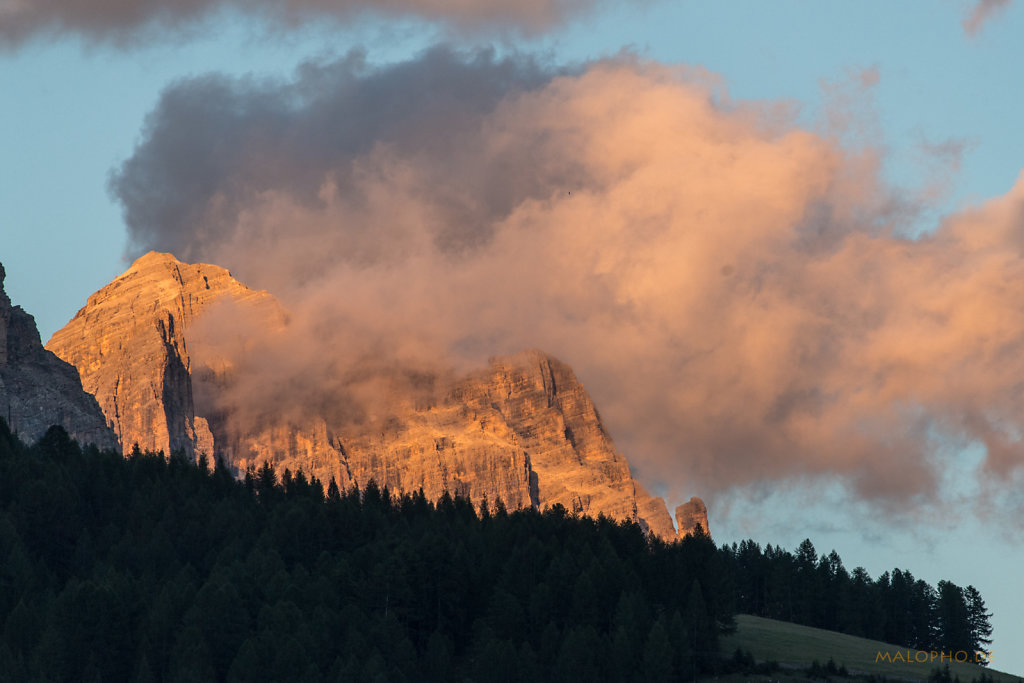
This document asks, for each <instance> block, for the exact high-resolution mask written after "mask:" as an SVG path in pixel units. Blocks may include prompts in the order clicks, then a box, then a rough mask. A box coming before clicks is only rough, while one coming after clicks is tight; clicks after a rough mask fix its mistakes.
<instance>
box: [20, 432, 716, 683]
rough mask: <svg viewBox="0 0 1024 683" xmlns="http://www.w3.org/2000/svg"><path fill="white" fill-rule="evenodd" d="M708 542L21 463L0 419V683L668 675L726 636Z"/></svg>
mask: <svg viewBox="0 0 1024 683" xmlns="http://www.w3.org/2000/svg"><path fill="white" fill-rule="evenodd" d="M725 557H726V556H725V555H723V554H721V553H720V552H719V551H718V550H717V549H716V548H715V546H714V544H713V543H712V542H711V541H710V539H708V538H707V537H706V536H700V537H695V538H691V539H689V540H687V541H685V542H683V543H674V544H664V543H660V542H657V541H654V542H651V541H649V540H648V539H647V538H646V537H645V536H644V534H643V532H642V531H641V529H640V528H639V527H638V526H637V525H635V524H629V523H617V522H614V521H611V520H608V519H605V518H598V519H596V520H595V519H590V518H577V517H574V516H572V515H570V514H568V513H567V512H566V510H565V509H563V508H561V507H557V506H556V507H554V508H553V509H550V510H547V511H545V512H543V513H541V512H537V511H533V510H520V511H516V512H511V513H510V512H508V511H507V510H506V509H505V508H504V506H503V505H502V504H501V502H500V501H494V504H493V505H487V506H481V507H480V508H479V509H474V507H473V505H472V504H471V503H470V502H469V501H467V500H465V499H461V498H451V497H449V496H445V497H443V498H442V499H441V500H439V501H437V502H436V503H433V502H431V501H428V500H427V499H426V498H425V497H424V496H423V495H422V493H417V494H414V495H404V496H394V495H392V494H391V493H390V492H389V491H388V490H387V489H386V488H385V489H381V488H379V487H378V486H377V485H375V484H374V483H372V482H370V483H369V484H367V485H366V487H365V488H364V489H363V490H362V491H357V490H350V491H342V490H339V489H338V487H337V486H336V485H333V484H328V485H327V486H326V487H325V486H324V485H323V484H322V483H321V482H319V481H316V480H310V479H308V478H307V477H306V476H305V475H303V474H302V473H295V474H293V473H291V472H288V471H285V472H283V473H278V472H276V471H275V470H274V469H273V468H272V467H270V466H264V467H263V468H261V469H259V470H257V471H253V472H251V473H250V475H249V476H248V477H246V479H245V480H244V481H237V480H236V479H234V478H233V477H232V476H231V475H230V474H229V472H228V471H226V470H225V469H224V468H221V467H213V468H212V470H211V468H209V467H207V466H205V463H204V464H203V466H200V467H197V466H196V465H195V464H192V463H188V462H186V461H184V460H183V459H181V458H175V457H171V458H165V457H163V456H162V455H152V454H143V453H138V452H137V451H136V452H135V453H133V454H132V455H130V456H129V457H128V458H122V457H121V456H120V455H118V454H115V453H112V452H99V451H97V450H96V449H95V448H92V447H89V448H85V449H82V448H80V447H79V446H78V445H77V444H76V443H75V442H74V441H72V440H70V439H69V438H68V436H67V434H66V433H65V432H64V431H63V430H61V429H60V428H53V429H51V430H50V431H49V432H48V433H47V434H46V435H45V436H44V438H43V439H42V440H40V442H39V443H37V444H36V445H34V446H31V447H26V446H25V445H23V444H22V443H20V442H19V441H18V440H17V439H16V438H14V437H13V436H12V435H11V433H10V431H9V430H8V429H7V427H6V425H4V424H3V423H2V421H0V633H2V640H0V672H2V673H0V678H3V679H4V680H13V681H19V680H24V681H85V682H86V683H91V682H92V681H264V680H265V681H289V680H301V681H314V682H315V681H403V680H407V681H467V680H468V681H499V682H500V681H520V680H536V681H544V680H550V681H580V680H588V681H630V680H635V681H645V682H646V681H670V680H689V679H691V678H693V677H694V676H695V675H696V674H698V673H699V672H701V671H706V670H710V669H713V668H714V667H716V666H718V663H719V659H718V657H717V651H718V641H717V638H718V635H719V633H720V632H721V630H722V629H723V628H727V627H728V626H729V625H730V624H731V621H732V616H731V615H732V605H731V603H730V601H729V599H731V596H732V590H731V588H730V587H729V586H728V585H726V584H724V583H723V581H724V580H726V578H727V577H728V572H726V571H725V568H724V567H722V566H721V563H722V562H723V560H724V559H725Z"/></svg>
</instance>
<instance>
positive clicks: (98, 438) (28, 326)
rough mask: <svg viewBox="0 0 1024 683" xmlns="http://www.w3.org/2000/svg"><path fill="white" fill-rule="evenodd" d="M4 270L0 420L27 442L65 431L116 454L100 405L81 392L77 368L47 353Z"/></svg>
mask: <svg viewBox="0 0 1024 683" xmlns="http://www.w3.org/2000/svg"><path fill="white" fill-rule="evenodd" d="M5 275H6V273H5V272H4V268H3V265H0V417H2V418H3V419H4V420H6V421H7V423H8V424H9V426H10V427H11V429H12V430H13V431H15V432H16V433H17V434H18V435H19V436H21V437H22V438H23V439H24V440H26V441H28V442H33V441H36V440H38V439H39V437H41V436H42V435H43V434H44V433H45V432H46V430H47V429H48V428H49V427H50V426H51V425H55V424H58V425H61V426H62V427H64V429H66V430H67V431H68V433H69V434H71V436H73V437H74V438H76V439H78V440H79V441H80V442H82V443H94V444H96V445H97V446H99V447H101V448H114V447H116V445H117V443H116V440H115V438H114V435H113V433H112V432H111V431H110V430H109V429H108V428H107V426H106V423H105V421H104V419H103V413H102V412H101V411H100V407H99V406H98V405H97V404H96V399H95V398H93V397H92V396H91V395H89V394H87V393H86V392H84V391H83V390H82V384H81V382H80V381H79V378H78V372H77V371H76V370H75V368H74V367H73V366H71V365H69V364H67V363H65V362H64V361H62V360H60V359H59V358H57V357H56V356H55V355H53V354H52V353H50V352H49V351H47V350H46V349H44V348H43V345H42V343H41V342H40V339H39V330H38V329H37V328H36V323H35V320H34V319H33V318H32V316H31V315H29V314H28V313H26V312H25V311H24V310H23V309H22V308H21V306H13V305H12V304H11V300H10V298H9V297H8V296H7V293H6V292H5V291H4V288H3V284H4V277H5Z"/></svg>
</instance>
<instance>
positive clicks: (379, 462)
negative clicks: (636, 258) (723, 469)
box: [48, 253, 676, 539]
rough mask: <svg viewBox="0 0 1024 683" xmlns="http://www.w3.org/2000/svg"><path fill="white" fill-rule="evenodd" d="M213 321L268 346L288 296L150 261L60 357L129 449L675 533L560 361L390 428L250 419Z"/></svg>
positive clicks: (412, 413) (78, 323) (520, 368)
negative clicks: (240, 327) (555, 508)
mask: <svg viewBox="0 0 1024 683" xmlns="http://www.w3.org/2000/svg"><path fill="white" fill-rule="evenodd" d="M204 313H206V314H209V315H217V316H228V317H232V316H233V317H235V318H237V319H240V320H241V319H243V318H244V319H248V320H250V323H249V324H247V325H246V326H245V327H246V329H249V330H254V329H255V330H261V331H262V332H264V333H265V334H268V335H269V334H273V333H274V331H275V330H280V329H283V328H284V327H285V326H287V324H288V323H287V315H286V314H285V312H284V311H283V309H282V308H281V307H280V305H279V304H278V303H277V301H276V299H274V298H273V297H272V296H271V295H270V294H268V293H266V292H257V291H254V290H251V289H249V288H247V287H245V286H244V285H242V284H241V283H239V282H238V281H236V280H234V279H233V278H232V277H231V276H230V274H229V273H228V272H227V271H226V270H224V269H223V268H219V267H217V266H211V265H205V264H196V265H190V264H184V263H181V262H179V261H177V260H176V259H175V258H174V257H173V256H171V255H169V254H158V253H150V254H147V255H145V256H143V257H142V258H140V259H139V260H138V261H136V262H135V263H134V264H133V265H132V267H131V268H130V269H129V270H128V271H127V272H126V273H125V274H124V275H122V276H121V277H119V278H117V279H116V280H115V281H114V282H112V283H111V284H110V285H108V286H107V287H105V288H103V289H102V290H100V291H99V292H97V293H96V294H94V295H93V296H91V297H90V298H89V301H88V303H87V305H86V306H85V307H84V308H83V309H82V310H81V311H79V313H78V314H77V315H76V316H75V318H74V319H73V320H72V321H71V322H70V323H68V325H67V326H66V327H65V328H64V329H62V330H60V331H59V332H57V333H56V334H55V335H54V336H53V338H52V339H51V340H50V342H49V344H48V348H50V349H51V350H52V351H54V352H55V353H56V354H57V355H59V356H61V357H62V358H64V359H65V360H67V361H68V362H70V363H72V364H74V365H75V366H76V367H78V368H79V371H80V372H81V374H82V380H83V384H84V386H85V387H86V389H87V390H88V391H91V392H93V393H94V394H95V395H96V398H97V400H98V401H99V403H100V406H101V407H102V409H103V412H104V414H105V415H106V416H107V420H108V422H109V423H110V424H111V425H112V426H113V428H114V429H115V431H116V432H117V434H118V437H119V439H120V442H121V444H122V446H123V448H125V449H129V448H131V445H132V444H134V443H136V442H137V443H138V444H139V445H140V446H141V447H143V448H150V449H154V450H161V449H162V450H165V451H168V450H169V451H181V452H184V453H186V454H187V455H190V456H191V455H194V454H198V453H200V452H206V453H208V454H211V453H214V452H215V453H216V455H217V456H218V457H221V458H223V459H224V460H225V461H226V462H227V463H229V464H230V465H231V466H232V467H233V468H235V470H236V472H239V473H241V472H244V471H245V470H246V469H247V468H249V467H259V465H261V464H262V463H263V462H264V461H267V462H270V463H272V464H274V465H275V466H276V467H277V468H278V471H279V472H280V471H283V469H284V468H289V469H291V470H292V471H293V472H294V471H297V470H299V469H301V470H303V471H304V472H306V473H309V474H313V475H315V476H317V477H319V478H320V479H322V480H323V481H325V482H327V481H330V480H331V479H332V478H333V479H334V480H335V481H337V482H338V484H339V485H340V486H350V485H353V484H356V485H360V486H362V485H365V484H366V482H367V481H369V479H370V478H373V479H375V480H376V481H377V482H379V483H380V484H382V485H383V484H386V485H387V486H388V487H389V488H391V489H392V490H394V491H415V490H417V489H420V488H422V489H423V491H424V493H425V494H426V495H427V497H429V498H434V499H436V498H438V497H440V496H441V494H442V493H444V492H445V491H448V492H450V493H453V494H461V495H464V496H468V497H470V498H471V499H473V500H474V501H475V502H479V501H481V500H482V499H484V498H487V499H488V500H489V501H491V502H494V501H495V500H496V499H497V498H499V497H500V498H501V499H502V500H503V501H504V502H505V503H506V505H508V506H509V507H511V508H520V507H526V506H533V507H538V508H545V507H548V506H550V505H554V504H556V503H557V504H561V505H564V506H565V507H566V508H567V509H569V510H570V511H579V512H583V513H587V514H591V515H595V516H596V515H597V514H598V513H604V514H605V515H607V516H610V517H613V518H616V519H630V520H634V521H637V522H639V523H640V524H641V525H642V526H644V527H645V528H648V529H649V530H650V531H651V532H653V533H655V534H657V535H658V536H660V537H662V538H666V539H670V538H674V537H675V536H676V532H675V529H674V528H673V526H672V520H671V517H670V516H669V513H668V510H667V508H666V506H665V503H664V501H663V500H662V499H660V498H654V497H651V496H650V495H649V494H648V493H647V492H646V491H645V490H644V489H643V487H642V486H641V485H640V484H639V483H638V482H636V481H635V480H634V479H633V477H632V476H631V474H630V471H629V465H628V463H627V462H626V459H625V457H624V456H623V455H622V454H621V453H619V452H618V451H616V449H615V446H614V444H613V443H612V440H611V438H610V437H609V435H608V433H607V432H606V430H605V428H604V426H603V424H602V423H601V419H600V417H599V415H598V413H597V410H596V409H595V407H594V405H593V402H592V401H591V399H590V396H589V395H588V394H587V392H586V390H585V389H584V388H583V385H582V384H581V383H580V382H579V381H578V379H577V378H576V376H575V375H574V374H573V372H572V369H571V368H569V366H567V365H565V364H564V363H561V362H559V361H558V360H556V359H554V358H552V357H550V356H548V355H547V354H544V353H542V352H540V351H529V352H525V353H521V354H518V355H515V356H512V357H508V358H498V359H492V361H491V362H490V363H489V366H488V367H487V368H486V369H483V370H480V371H478V372H475V373H472V374H470V375H468V376H465V377H462V378H460V379H456V380H453V381H445V382H443V383H442V382H440V381H438V382H436V384H437V385H438V387H439V388H438V389H436V390H435V391H433V392H432V393H431V395H430V398H429V399H428V400H423V399H422V398H417V399H412V398H410V397H408V396H394V397H393V400H391V404H390V405H389V406H388V410H387V413H388V414H387V415H386V417H385V418H382V419H378V420H375V421H366V420H358V419H343V418H342V419H339V418H338V416H336V415H335V416H334V417H330V416H327V415H320V414H316V413H313V412H309V411H307V412H305V413H304V414H302V415H301V416H299V417H296V416H295V415H291V416H289V417H288V418H283V419H275V418H273V417H269V418H268V417H266V416H264V418H262V419H259V420H256V419H252V418H251V417H250V418H248V420H247V419H246V418H244V417H242V416H241V414H239V413H238V412H235V411H232V410H231V408H230V407H228V403H229V402H228V401H219V400H218V391H223V392H226V391H227V390H228V388H229V387H230V386H231V385H232V382H233V380H234V379H236V377H233V373H235V372H237V370H236V365H235V364H234V363H233V360H232V358H230V357H224V356H223V355H222V354H221V352H220V350H217V349H214V350H211V349H207V348H202V347H203V344H206V343H208V342H207V341H206V340H205V338H204V337H202V336H201V335H199V334H192V333H191V332H190V331H191V330H193V329H195V328H194V323H196V321H197V320H199V319H200V317H201V316H202V315H203V314H204ZM252 319H256V320H258V321H259V324H257V325H253V324H251V320H252ZM196 358H202V359H204V361H203V363H202V365H201V366H200V364H199V363H196V362H195V361H194V359H196ZM213 358H216V359H217V361H216V362H213V363H211V362H209V359H213ZM238 367H241V366H238ZM442 385H443V386H442ZM196 388H198V389H199V390H200V391H201V393H202V396H203V397H204V400H203V401H202V403H203V404H204V408H203V411H205V413H204V414H197V409H196V401H195V400H194V398H193V391H194V389H196ZM223 395H224V396H226V393H225V394H223ZM201 412H202V411H201Z"/></svg>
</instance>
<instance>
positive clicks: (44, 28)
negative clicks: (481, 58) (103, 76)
mask: <svg viewBox="0 0 1024 683" xmlns="http://www.w3.org/2000/svg"><path fill="white" fill-rule="evenodd" d="M601 1H602V0H89V1H88V2H83V1H82V0H0V45H2V44H3V43H8V44H18V43H20V42H21V41H23V40H25V39H27V38H29V37H31V36H33V35H36V34H41V33H77V34H81V35H84V36H86V37H87V38H89V39H93V40H110V41H114V42H118V43H137V42H139V40H140V39H141V38H142V37H143V36H145V37H147V38H149V37H160V38H166V37H167V36H168V35H174V34H176V33H178V32H180V31H183V30H189V29H192V28H194V27H195V26H196V25H197V24H199V23H201V22H202V21H204V20H206V19H208V18H209V17H210V16H212V15H214V14H216V13H218V12H221V11H225V10H228V11H237V12H240V13H244V14H246V15H249V16H253V17H259V18H264V19H268V20H271V21H273V22H274V24H275V25H277V26H298V25H302V24H306V23H308V22H310V21H313V20H322V19H336V20H341V21H351V20H353V19H358V18H360V17H362V16H365V15H373V16H384V17H395V16H414V17H420V18H423V19H426V20H428V21H434V22H441V23H444V24H447V25H449V26H454V27H456V28H458V29H481V28H482V29H499V30H506V29H512V30H516V31H523V32H527V33H536V32H540V31H543V30H545V29H547V28H550V27H551V26H554V25H558V24H561V23H563V22H564V21H566V20H567V19H568V18H569V17H571V16H576V15H578V14H581V13H585V12H587V11H589V10H590V9H591V8H593V7H594V6H595V5H598V4H600V2H601Z"/></svg>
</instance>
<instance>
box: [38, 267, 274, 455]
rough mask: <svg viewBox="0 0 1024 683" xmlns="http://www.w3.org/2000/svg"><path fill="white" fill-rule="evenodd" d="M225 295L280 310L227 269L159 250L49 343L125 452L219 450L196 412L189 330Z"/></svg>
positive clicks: (98, 296)
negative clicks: (73, 370)
mask: <svg viewBox="0 0 1024 683" xmlns="http://www.w3.org/2000/svg"><path fill="white" fill-rule="evenodd" d="M225 299H228V300H231V301H232V302H235V303H237V304H238V305H239V306H244V307H249V308H254V309H257V310H260V311H261V312H262V311H264V310H269V311H271V312H274V311H278V310H279V307H278V306H277V303H276V301H275V300H274V299H273V297H271V296H270V295H269V294H267V293H266V292H257V291H254V290H251V289H249V288H247V287H245V286H244V285H242V284H241V283H239V282H237V281H236V280H235V279H234V278H232V277H231V275H230V273H228V271H227V270H225V269H223V268H220V267H219V266H211V265H206V264H197V265H188V264H184V263H181V262H179V261H178V260H177V259H175V258H174V257H173V256H171V255H170V254H160V253H156V252H151V253H149V254H146V255H145V256H143V257H141V258H140V259H138V260H137V261H136V262H135V263H133V264H132V266H131V268H129V269H128V270H127V271H126V272H125V273H124V274H123V275H121V276H120V277H118V278H117V279H115V280H114V281H113V282H111V283H110V284H109V285H107V286H106V287H104V288H103V289H101V290H100V291H98V292H96V293H95V294H93V295H92V296H91V297H89V300H88V303H86V305H85V306H84V307H83V308H82V309H81V310H80V311H78V313H77V314H76V315H75V317H74V318H73V319H72V320H71V322H69V323H68V324H67V325H65V326H64V327H63V328H62V329H61V330H59V331H58V332H56V333H55V334H54V335H53V337H52V338H51V339H50V341H49V342H48V343H47V345H46V347H47V348H48V349H49V350H50V351H52V352H53V353H55V354H57V355H58V356H60V357H61V358H62V359H64V360H65V361H67V362H68V363H71V364H72V365H74V366H75V367H77V368H78V371H79V374H80V375H81V378H82V385H83V386H84V387H85V390H86V391H88V392H89V393H91V394H93V395H94V396H95V397H96V400H97V401H98V402H99V404H100V407H101V408H102V410H103V414H104V415H105V416H106V420H107V424H109V425H110V427H111V428H112V429H113V430H114V432H115V433H116V435H117V439H118V442H119V443H120V445H121V448H122V449H123V450H124V451H128V450H130V449H131V448H132V447H133V445H135V444H138V445H139V447H140V448H142V449H143V450H146V449H149V450H153V451H164V452H165V453H173V452H180V453H183V454H184V455H185V456H186V457H193V456H194V455H195V454H196V447H197V445H199V446H200V447H201V448H206V449H210V450H211V451H212V449H213V437H212V435H211V433H210V430H209V427H208V425H207V422H206V420H205V419H203V418H201V417H200V418H197V417H196V415H195V407H194V404H193V399H192V383H191V380H190V375H189V373H190V364H191V362H190V358H189V350H188V344H187V341H186V336H185V335H186V330H187V329H188V327H189V326H190V325H191V323H192V322H193V321H194V320H195V318H196V317H197V316H198V315H199V314H200V313H202V312H203V311H204V310H205V309H207V308H209V307H210V306H211V305H213V304H215V303H217V302H220V301H222V300H225Z"/></svg>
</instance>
